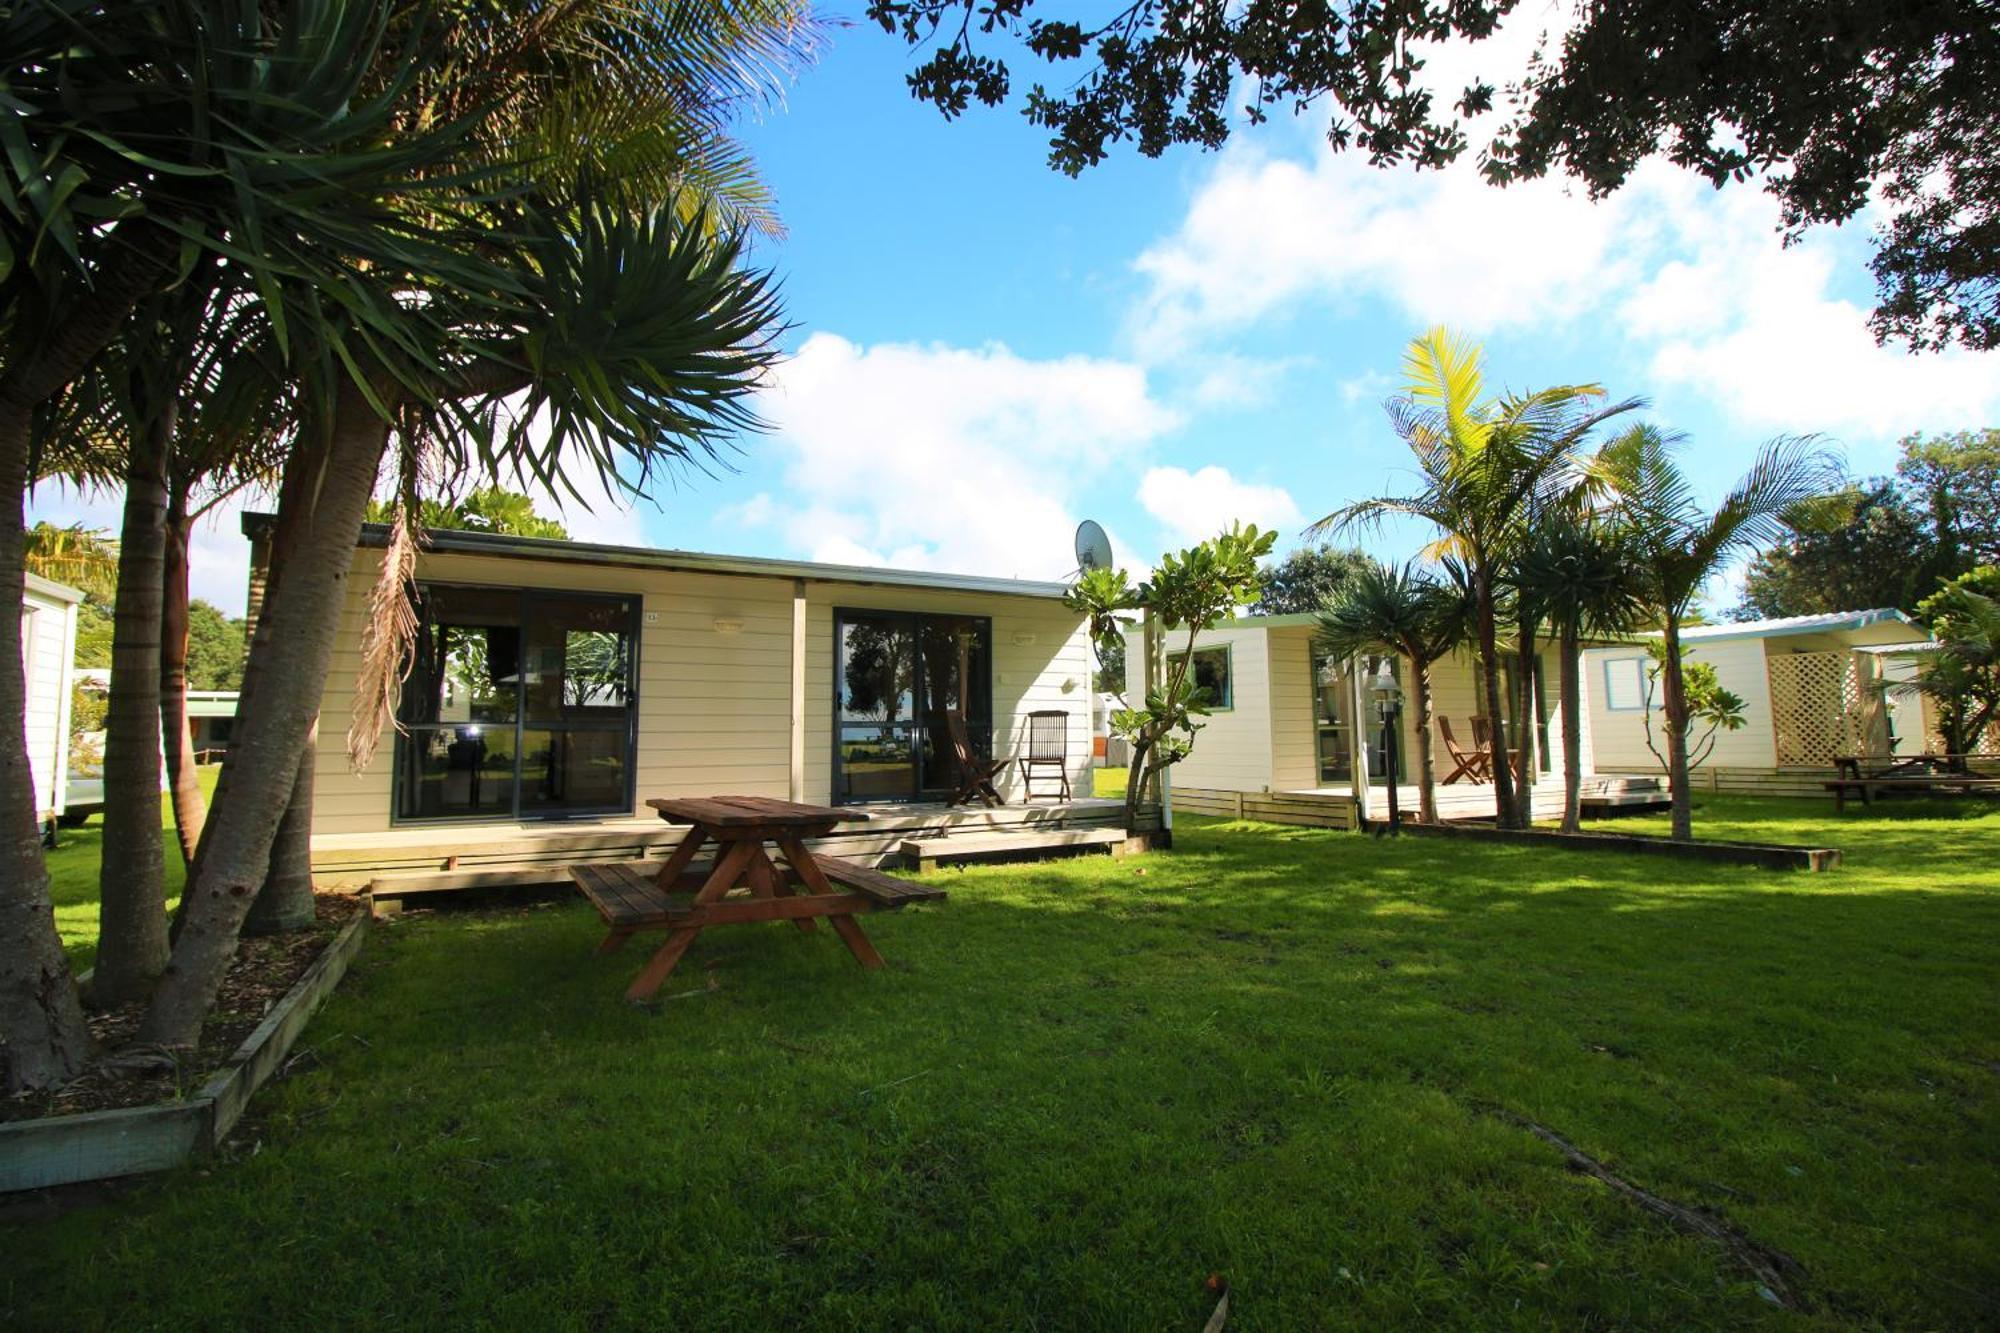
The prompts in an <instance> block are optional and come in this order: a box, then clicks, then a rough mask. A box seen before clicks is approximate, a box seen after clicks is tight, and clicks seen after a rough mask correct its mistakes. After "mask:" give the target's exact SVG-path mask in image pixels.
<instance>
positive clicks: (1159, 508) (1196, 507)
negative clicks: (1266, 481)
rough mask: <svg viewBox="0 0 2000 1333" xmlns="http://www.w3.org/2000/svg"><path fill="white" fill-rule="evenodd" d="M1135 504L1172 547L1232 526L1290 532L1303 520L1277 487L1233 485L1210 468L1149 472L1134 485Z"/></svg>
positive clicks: (1226, 475) (1225, 473)
mask: <svg viewBox="0 0 2000 1333" xmlns="http://www.w3.org/2000/svg"><path fill="white" fill-rule="evenodd" d="M1139 503H1140V504H1142V505H1144V506H1145V508H1146V512H1147V513H1149V514H1151V515H1152V516H1153V517H1154V518H1156V519H1158V520H1159V521H1160V524H1161V527H1162V528H1164V529H1165V533H1166V536H1167V538H1168V539H1169V540H1170V541H1172V542H1174V543H1176V544H1184V543H1192V542H1198V541H1203V540H1205V539H1207V538H1209V537H1213V536H1214V535H1215V534H1216V533H1218V532H1220V531H1222V530H1223V529H1224V528H1226V527H1228V526H1229V525H1230V524H1231V523H1255V524H1256V525H1257V526H1258V527H1260V528H1276V529H1278V530H1279V531H1281V532H1289V531H1291V530H1292V529H1295V528H1297V527H1298V526H1299V524H1300V523H1301V522H1302V521H1303V520H1302V518H1301V515H1300V514H1299V507H1298V505H1297V504H1296V503H1295V502H1294V501H1293V500H1292V497H1291V494H1290V492H1288V491H1286V490H1285V489H1284V488H1283V487H1282V486H1263V485H1258V484H1256V483H1254V482H1245V481H1238V480H1237V479H1236V478H1234V477H1232V476H1230V475H1229V470H1228V469H1227V468H1222V467H1216V466H1215V465H1214V464H1210V465H1209V466H1207V467H1204V468H1202V469H1200V470H1199V471H1195V472H1189V471H1187V470H1186V469H1185V468H1177V467H1156V468H1152V469H1149V470H1148V471H1147V473H1146V475H1145V476H1144V477H1143V478H1141V479H1140V481H1139Z"/></svg>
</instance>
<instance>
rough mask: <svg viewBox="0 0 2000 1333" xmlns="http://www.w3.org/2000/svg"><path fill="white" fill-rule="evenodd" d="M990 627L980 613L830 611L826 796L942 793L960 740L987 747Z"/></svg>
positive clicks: (948, 789) (846, 799) (955, 771)
mask: <svg viewBox="0 0 2000 1333" xmlns="http://www.w3.org/2000/svg"><path fill="white" fill-rule="evenodd" d="M992 663H993V626H992V622H991V621H989V620H987V619H985V618H984V617H981V616H931V615H915V614H910V613H906V612H887V611H849V610H842V611H837V612H835V616H834V738H833V739H834V749H833V796H834V800H835V801H836V802H839V803H842V804H846V803H851V802H864V801H917V800H944V799H946V798H947V797H949V796H950V795H951V793H952V790H953V788H954V787H955V785H956V783H957V781H958V775H959V763H958V751H959V748H960V747H961V746H964V747H967V748H969V749H970V750H971V751H972V752H974V753H976V754H980V755H990V754H991V753H992V746H993V667H992Z"/></svg>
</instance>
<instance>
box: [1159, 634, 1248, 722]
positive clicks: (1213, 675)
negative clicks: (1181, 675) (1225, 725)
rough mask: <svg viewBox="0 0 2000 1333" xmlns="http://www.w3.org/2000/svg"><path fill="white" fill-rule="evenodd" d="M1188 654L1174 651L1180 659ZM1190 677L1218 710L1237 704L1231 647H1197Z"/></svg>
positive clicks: (1211, 705) (1209, 704)
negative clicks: (1230, 658)
mask: <svg viewBox="0 0 2000 1333" xmlns="http://www.w3.org/2000/svg"><path fill="white" fill-rule="evenodd" d="M1185 656H1187V654H1185V653H1174V654H1172V658H1173V660H1174V661H1179V660H1180V659H1181V658H1183V657H1185ZM1188 679H1189V680H1192V681H1193V682H1194V687H1195V688H1196V689H1198V690H1200V691H1201V692H1202V695H1203V697H1204V698H1205V699H1206V700H1207V701H1208V706H1209V707H1210V708H1212V709H1215V710H1217V711H1218V712H1221V711H1226V710H1228V709H1231V708H1234V707H1235V706H1236V695H1235V694H1234V692H1233V687H1232V685H1231V682H1230V673H1229V648H1228V646H1227V645H1224V646H1222V647H1219V648H1197V649H1195V650H1194V664H1193V665H1192V666H1191V667H1189V669H1188Z"/></svg>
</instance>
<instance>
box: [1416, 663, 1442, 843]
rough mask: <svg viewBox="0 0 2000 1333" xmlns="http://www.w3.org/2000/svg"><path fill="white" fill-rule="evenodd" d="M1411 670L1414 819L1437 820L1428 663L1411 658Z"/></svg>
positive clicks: (1423, 821)
mask: <svg viewBox="0 0 2000 1333" xmlns="http://www.w3.org/2000/svg"><path fill="white" fill-rule="evenodd" d="M1410 665H1411V666H1412V667H1413V668H1414V670H1412V671H1411V672H1410V676H1411V683H1412V685H1413V686H1414V690H1415V694H1416V704H1417V716H1416V723H1417V820H1418V822H1419V823H1424V824H1435V823H1437V822H1438V801H1437V768H1436V765H1435V763H1434V761H1433V760H1432V758H1431V664H1430V663H1429V662H1426V661H1423V660H1421V659H1419V658H1417V657H1414V656H1413V657H1411V658H1410Z"/></svg>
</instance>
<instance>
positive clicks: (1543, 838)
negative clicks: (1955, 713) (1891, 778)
mask: <svg viewBox="0 0 2000 1333" xmlns="http://www.w3.org/2000/svg"><path fill="white" fill-rule="evenodd" d="M1382 828H1383V824H1382V821H1380V820H1371V821H1369V824H1368V830H1369V831H1370V832H1378V831H1380V830H1381V829H1382ZM1402 828H1403V832H1405V833H1407V834H1410V835H1412V836H1414V837H1419V838H1469V839H1471V840H1472V841H1474V842H1512V843H1525V844H1527V845H1529V846H1534V847H1561V848H1566V849H1571V850H1579V851H1611V852H1639V853H1642V854H1645V855H1650V856H1666V857H1672V858H1674V859H1676V860H1681V861H1706V862H1708V863H1709V864H1711V865H1742V866H1762V867H1764V868H1765V869H1766V870H1810V871H1818V870H1832V869H1834V868H1835V867H1836V866H1838V865H1839V864H1840V849H1839V848H1838V847H1794V846H1792V845H1790V844H1788V843H1766V842H1675V841H1673V840H1672V839H1670V838H1649V837H1642V836H1640V835H1638V834H1635V833H1563V832H1560V831H1558V830H1555V829H1501V828H1492V827H1490V826H1486V825H1481V824H1415V823H1405V824H1404V825H1403V826H1402Z"/></svg>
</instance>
